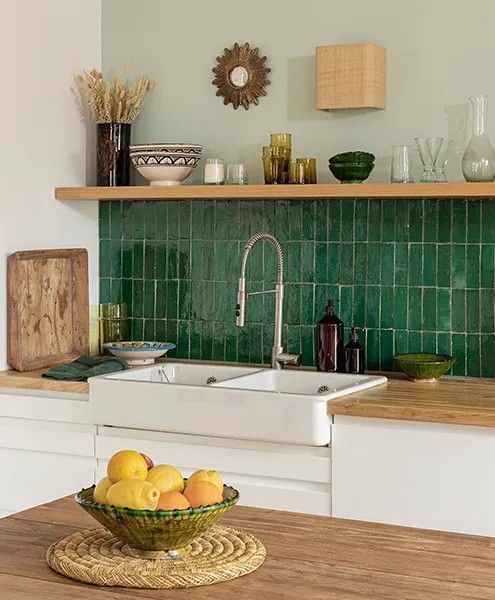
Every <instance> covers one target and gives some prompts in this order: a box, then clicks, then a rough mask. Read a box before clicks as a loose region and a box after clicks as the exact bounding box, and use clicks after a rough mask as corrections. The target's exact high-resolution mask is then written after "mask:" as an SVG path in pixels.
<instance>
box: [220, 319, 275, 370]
mask: <svg viewBox="0 0 495 600" xmlns="http://www.w3.org/2000/svg"><path fill="white" fill-rule="evenodd" d="M237 331H238V327H236V325H235V324H234V323H232V322H230V323H225V360H228V361H237ZM272 339H273V336H272Z"/></svg>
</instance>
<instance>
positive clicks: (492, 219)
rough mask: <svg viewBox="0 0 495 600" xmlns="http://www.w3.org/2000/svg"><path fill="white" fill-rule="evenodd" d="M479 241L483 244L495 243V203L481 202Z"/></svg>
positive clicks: (491, 201) (490, 201)
mask: <svg viewBox="0 0 495 600" xmlns="http://www.w3.org/2000/svg"><path fill="white" fill-rule="evenodd" d="M481 219H482V225H481V239H482V240H483V242H485V243H489V244H493V243H494V242H495V202H494V201H493V200H492V199H490V200H483V205H482V209H481Z"/></svg>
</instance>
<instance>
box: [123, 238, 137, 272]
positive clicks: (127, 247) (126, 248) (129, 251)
mask: <svg viewBox="0 0 495 600" xmlns="http://www.w3.org/2000/svg"><path fill="white" fill-rule="evenodd" d="M133 254H134V242H132V241H131V240H122V277H123V278H124V279H131V277H132V276H133V271H134V269H133V260H132V259H133Z"/></svg>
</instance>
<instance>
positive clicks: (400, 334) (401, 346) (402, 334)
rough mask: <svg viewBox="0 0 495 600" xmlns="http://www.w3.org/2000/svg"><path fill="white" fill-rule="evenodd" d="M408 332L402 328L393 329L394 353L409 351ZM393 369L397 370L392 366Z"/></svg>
mask: <svg viewBox="0 0 495 600" xmlns="http://www.w3.org/2000/svg"><path fill="white" fill-rule="evenodd" d="M408 337H409V336H408V333H407V331H405V330H403V329H396V330H395V331H394V354H407V352H408V351H409V342H408ZM394 370H397V369H396V368H395V367H394Z"/></svg>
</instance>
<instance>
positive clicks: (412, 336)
mask: <svg viewBox="0 0 495 600" xmlns="http://www.w3.org/2000/svg"><path fill="white" fill-rule="evenodd" d="M407 347H408V350H407V351H408V352H410V353H411V352H412V353H417V352H422V351H423V334H422V332H421V331H410V332H409V335H408V341H407Z"/></svg>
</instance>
